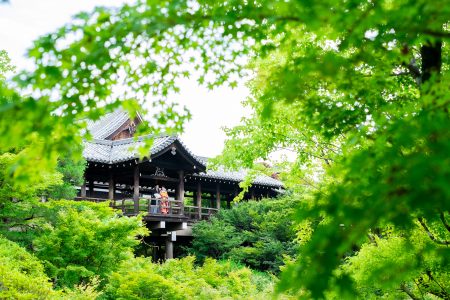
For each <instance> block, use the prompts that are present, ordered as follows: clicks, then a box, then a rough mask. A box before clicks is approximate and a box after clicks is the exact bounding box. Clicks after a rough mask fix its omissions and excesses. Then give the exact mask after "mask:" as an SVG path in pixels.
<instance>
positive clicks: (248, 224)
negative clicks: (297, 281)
mask: <svg viewBox="0 0 450 300" xmlns="http://www.w3.org/2000/svg"><path fill="white" fill-rule="evenodd" d="M296 204H297V202H295V201H293V200H291V199H289V198H288V197H286V198H280V199H276V200H267V199H266V200H262V201H260V202H254V201H251V202H241V203H239V204H238V205H237V206H234V207H233V208H232V209H230V210H221V211H220V212H219V213H218V214H217V216H216V217H215V218H213V219H212V220H211V221H210V222H206V221H205V222H199V223H197V224H195V225H194V226H193V229H192V234H193V236H194V239H193V241H192V246H191V248H190V249H189V251H190V252H191V253H192V254H194V255H196V256H197V257H198V258H199V259H200V260H203V259H205V257H213V258H216V259H222V258H228V259H231V260H233V261H236V262H239V263H242V264H245V265H247V266H249V267H250V268H252V269H255V270H260V271H270V272H273V273H278V272H279V268H280V266H282V265H283V264H284V258H285V256H293V257H295V256H296V254H297V251H298V244H297V242H296V241H295V239H296V232H295V230H294V228H293V222H292V218H293V212H294V208H295V207H296Z"/></svg>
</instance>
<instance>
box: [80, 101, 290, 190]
mask: <svg viewBox="0 0 450 300" xmlns="http://www.w3.org/2000/svg"><path fill="white" fill-rule="evenodd" d="M128 119H129V116H128V113H127V112H125V111H123V110H122V109H119V110H116V111H114V112H112V113H110V114H107V115H105V116H103V117H102V118H101V119H100V120H98V121H96V122H90V123H88V130H89V131H90V132H91V135H92V136H93V137H94V139H93V140H92V141H85V142H84V150H83V156H84V158H85V159H86V160H87V161H90V162H98V163H104V164H115V163H120V162H124V161H129V160H133V159H136V158H139V154H138V149H139V148H140V147H141V146H143V145H144V143H145V140H147V139H150V138H152V137H153V136H150V135H148V136H142V137H139V138H138V139H137V140H136V139H134V138H129V139H122V140H116V141H113V140H106V138H107V137H108V136H110V135H111V134H112V133H114V131H116V130H117V129H119V128H120V126H122V125H123V124H124V123H125V122H126V121H127V120H128ZM153 138H154V140H153V145H152V147H151V149H150V153H149V156H150V157H151V156H152V155H155V154H158V153H159V152H161V151H163V150H164V149H166V148H167V147H169V146H170V145H172V144H173V143H175V142H177V143H178V144H180V145H181V147H182V148H183V149H184V151H186V152H187V153H188V154H189V155H190V156H191V158H192V159H193V160H194V161H195V162H197V163H198V164H199V165H200V166H202V167H203V168H206V165H207V162H208V158H206V157H201V156H196V155H195V154H193V153H192V152H190V151H189V149H188V148H187V147H186V146H185V145H184V144H183V142H182V141H181V140H180V139H179V137H178V136H174V135H160V136H157V137H153ZM246 175H247V171H246V170H244V169H243V170H239V171H225V170H224V169H223V168H219V169H218V170H208V171H206V173H199V174H194V175H192V176H193V177H198V178H209V179H215V180H226V181H233V182H241V181H243V180H244V179H245V177H246ZM253 183H254V184H260V185H265V186H271V187H276V188H281V187H283V183H282V182H281V181H279V180H276V179H274V178H272V177H270V176H267V175H259V176H257V177H256V178H255V179H254V181H253Z"/></svg>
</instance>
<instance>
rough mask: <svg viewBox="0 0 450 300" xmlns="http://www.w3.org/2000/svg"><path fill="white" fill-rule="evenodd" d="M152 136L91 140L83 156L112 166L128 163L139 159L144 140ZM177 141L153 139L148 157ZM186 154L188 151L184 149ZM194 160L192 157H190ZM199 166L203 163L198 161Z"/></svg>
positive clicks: (174, 139)
mask: <svg viewBox="0 0 450 300" xmlns="http://www.w3.org/2000/svg"><path fill="white" fill-rule="evenodd" d="M150 138H152V136H143V137H139V138H138V139H137V140H135V139H134V138H129V139H122V140H117V141H111V140H93V141H86V142H84V151H83V156H84V158H86V160H88V161H93V162H100V163H106V164H114V163H118V162H123V161H128V160H132V159H135V158H138V157H139V153H138V149H139V148H140V147H141V146H144V144H145V140H146V139H150ZM177 140H178V137H177V136H170V135H161V136H158V137H155V138H154V140H153V145H152V147H151V148H150V153H149V155H150V156H151V155H154V154H157V153H158V152H160V151H162V150H164V149H165V148H166V147H168V146H169V145H171V144H173V143H174V142H175V141H177ZM185 150H186V151H187V152H189V150H187V149H185ZM192 156H193V157H194V158H196V157H195V156H194V155H192ZM198 162H199V163H200V164H203V161H201V160H198Z"/></svg>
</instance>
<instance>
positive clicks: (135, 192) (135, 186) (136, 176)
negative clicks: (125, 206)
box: [133, 164, 139, 214]
mask: <svg viewBox="0 0 450 300" xmlns="http://www.w3.org/2000/svg"><path fill="white" fill-rule="evenodd" d="M133 201H134V212H135V213H136V214H137V213H139V165H138V164H136V165H135V166H134V184H133Z"/></svg>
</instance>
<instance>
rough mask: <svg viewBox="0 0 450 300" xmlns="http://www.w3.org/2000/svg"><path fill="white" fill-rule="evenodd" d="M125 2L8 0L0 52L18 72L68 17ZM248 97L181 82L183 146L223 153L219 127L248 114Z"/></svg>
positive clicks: (242, 91)
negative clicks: (185, 115)
mask: <svg viewBox="0 0 450 300" xmlns="http://www.w3.org/2000/svg"><path fill="white" fill-rule="evenodd" d="M125 2H133V1H127V0H39V1H37V0H10V4H3V5H0V49H4V50H6V51H7V52H8V54H9V56H10V57H11V59H12V62H13V64H14V65H15V66H16V67H17V68H18V69H23V68H29V67H30V66H31V65H32V64H31V62H30V61H28V60H27V59H26V58H25V57H24V54H25V51H26V49H27V48H29V47H30V46H31V45H32V41H33V40H35V39H36V38H37V37H39V36H40V35H43V34H45V33H49V32H52V31H54V30H55V29H57V28H58V27H60V26H62V25H64V24H65V23H68V22H69V21H70V19H71V16H72V15H74V14H76V13H78V12H80V11H89V10H91V9H93V8H94V7H95V6H98V5H107V6H118V5H121V4H122V3H125ZM247 95H248V90H247V89H246V88H245V87H244V86H243V85H242V83H241V85H240V86H238V88H236V89H230V88H226V87H223V88H219V89H216V90H214V91H208V90H207V89H206V88H203V87H199V86H198V85H197V83H196V82H195V81H189V80H184V81H183V82H181V92H180V94H179V95H176V96H175V97H174V99H175V100H176V101H178V102H179V103H180V104H182V105H186V106H187V107H188V108H189V110H190V111H191V113H192V115H193V118H192V120H191V121H190V122H189V123H188V124H186V130H185V133H184V134H183V135H182V140H183V142H184V143H185V144H186V145H187V146H188V148H189V149H190V150H192V151H193V152H194V153H196V154H197V155H202V156H209V157H212V156H215V155H217V154H219V153H220V152H221V150H222V149H223V142H224V140H225V134H224V133H223V131H222V130H221V127H223V126H228V127H230V126H233V125H237V124H238V123H239V121H240V119H241V118H242V117H243V116H244V115H245V113H248V111H247V112H246V111H244V109H243V107H242V105H241V102H242V100H244V99H245V98H246V96H247Z"/></svg>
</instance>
